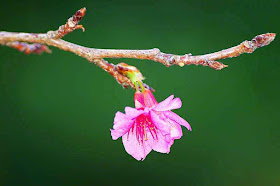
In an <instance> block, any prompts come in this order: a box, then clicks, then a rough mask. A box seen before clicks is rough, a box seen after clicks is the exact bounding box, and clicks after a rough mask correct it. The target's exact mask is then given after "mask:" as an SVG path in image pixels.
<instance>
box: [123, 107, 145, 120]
mask: <svg viewBox="0 0 280 186" xmlns="http://www.w3.org/2000/svg"><path fill="white" fill-rule="evenodd" d="M124 110H125V115H127V116H128V117H130V118H131V119H134V118H136V117H137V116H139V115H141V114H143V113H144V111H143V110H137V109H135V108H132V107H125V109H124Z"/></svg>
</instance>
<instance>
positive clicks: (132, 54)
mask: <svg viewBox="0 0 280 186" xmlns="http://www.w3.org/2000/svg"><path fill="white" fill-rule="evenodd" d="M85 12H86V9H85V8H81V9H80V10H78V11H77V12H76V13H75V14H74V15H73V16H72V17H70V18H69V19H68V21H67V22H66V24H65V25H63V26H60V27H59V29H58V30H56V31H49V32H47V33H41V34H35V33H15V32H4V31H2V32H0V44H1V45H6V46H9V47H13V48H16V49H18V50H20V51H22V52H25V53H27V54H29V53H42V52H49V53H50V50H49V49H48V48H47V46H45V45H48V46H54V47H57V48H59V49H61V50H65V51H70V52H73V53H75V54H77V55H79V56H81V57H83V58H86V59H87V60H88V61H89V62H93V63H94V64H96V65H97V66H99V67H101V68H102V69H104V70H105V71H106V72H108V73H109V74H111V75H112V76H113V77H114V78H115V79H116V80H117V82H118V83H120V84H121V85H123V86H124V87H128V86H130V87H132V88H135V87H134V85H133V83H132V82H131V81H130V79H129V78H128V77H126V76H125V75H124V74H121V73H120V72H119V71H118V70H117V69H116V66H115V65H113V64H110V63H108V62H107V61H105V60H104V59H103V58H134V59H148V60H152V61H155V62H159V63H162V64H164V65H165V66H167V67H168V66H172V65H179V66H181V67H182V66H184V65H191V64H194V65H203V66H209V67H210V68H213V69H215V70H221V69H223V68H225V67H227V65H224V64H223V63H220V62H217V61H216V60H219V59H225V58H232V57H237V56H239V55H241V54H243V53H252V52H254V51H255V50H256V49H257V48H260V47H263V46H266V45H268V44H270V42H272V41H273V40H274V38H275V36H276V34H274V33H266V34H261V35H258V36H256V37H254V38H253V39H252V40H251V41H244V42H242V43H241V44H239V45H237V46H235V47H231V48H229V49H225V50H221V51H219V52H214V53H210V54H205V55H198V56H192V55H191V54H185V55H175V54H166V53H163V52H161V51H160V50H159V49H157V48H154V49H149V50H120V49H96V48H88V47H83V46H80V45H76V44H73V43H70V42H67V41H64V40H62V39H60V38H62V37H63V36H65V35H66V34H68V33H70V32H72V31H74V30H76V29H83V31H84V27H83V26H82V25H78V23H79V22H80V20H81V19H82V17H83V16H84V15H85ZM24 42H28V43H36V44H27V43H24ZM146 86H147V85H146ZM147 87H148V86H147Z"/></svg>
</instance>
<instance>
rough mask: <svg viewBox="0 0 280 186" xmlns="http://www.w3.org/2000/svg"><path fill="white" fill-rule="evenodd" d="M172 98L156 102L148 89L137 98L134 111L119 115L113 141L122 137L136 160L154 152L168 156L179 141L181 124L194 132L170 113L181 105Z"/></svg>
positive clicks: (128, 150) (179, 118) (117, 115)
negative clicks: (175, 141) (172, 146)
mask: <svg viewBox="0 0 280 186" xmlns="http://www.w3.org/2000/svg"><path fill="white" fill-rule="evenodd" d="M173 98H174V96H173V95H171V96H169V97H168V98H167V99H165V100H164V101H162V102H160V103H157V101H156V99H155V98H154V96H153V94H152V92H151V91H150V90H147V89H145V90H144V91H143V92H142V93H141V92H139V91H137V92H136V93H135V96H134V101H135V108H131V107H126V108H125V114H123V113H121V112H117V113H116V115H115V119H114V126H113V129H111V135H112V138H113V140H116V139H118V138H119V137H121V136H122V141H123V145H124V148H125V150H126V151H127V153H128V154H130V155H131V156H133V157H134V158H135V159H137V160H141V159H142V160H144V159H145V158H146V156H147V155H148V154H149V153H150V152H151V150H154V151H157V152H161V153H167V154H168V153H169V152H170V147H171V145H172V144H173V143H174V139H180V138H181V136H182V135H183V134H182V129H181V125H183V126H185V127H186V128H187V129H188V130H190V131H191V130H192V129H191V126H190V125H189V123H188V122H187V121H185V120H184V119H183V118H181V117H180V116H178V115H177V114H175V113H173V112H171V111H170V110H173V109H178V108H180V107H181V106H182V102H181V100H180V98H175V99H173Z"/></svg>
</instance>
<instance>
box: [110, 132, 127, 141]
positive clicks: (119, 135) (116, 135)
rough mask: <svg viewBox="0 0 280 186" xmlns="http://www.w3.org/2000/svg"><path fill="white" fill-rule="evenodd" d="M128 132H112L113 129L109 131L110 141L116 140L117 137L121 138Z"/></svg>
mask: <svg viewBox="0 0 280 186" xmlns="http://www.w3.org/2000/svg"><path fill="white" fill-rule="evenodd" d="M128 130H129V129H128ZM128 130H124V129H117V130H113V129H110V131H111V136H112V139H113V140H116V139H118V138H119V137H121V136H123V135H124V134H125V133H127V132H128Z"/></svg>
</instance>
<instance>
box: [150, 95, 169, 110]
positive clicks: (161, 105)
mask: <svg viewBox="0 0 280 186" xmlns="http://www.w3.org/2000/svg"><path fill="white" fill-rule="evenodd" d="M173 98H174V95H171V96H169V97H168V98H166V99H165V100H163V101H162V102H160V103H159V104H157V105H156V106H155V107H154V109H153V110H156V111H165V110H166V109H165V108H166V107H167V106H168V105H169V104H170V102H171V101H172V99H173Z"/></svg>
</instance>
